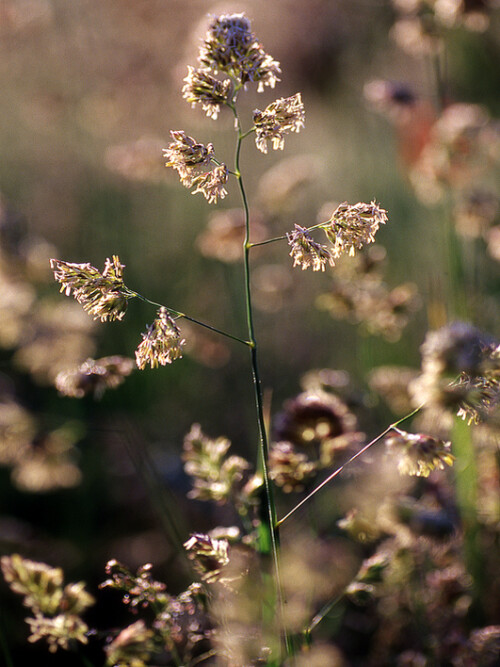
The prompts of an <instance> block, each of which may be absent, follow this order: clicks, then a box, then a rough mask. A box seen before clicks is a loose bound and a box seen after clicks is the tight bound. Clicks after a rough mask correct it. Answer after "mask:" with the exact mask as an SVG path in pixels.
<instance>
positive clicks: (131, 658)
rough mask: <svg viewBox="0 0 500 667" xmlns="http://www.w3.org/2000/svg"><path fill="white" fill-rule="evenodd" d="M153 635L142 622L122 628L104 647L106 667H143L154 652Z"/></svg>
mask: <svg viewBox="0 0 500 667" xmlns="http://www.w3.org/2000/svg"><path fill="white" fill-rule="evenodd" d="M153 638H154V633H153V631H152V630H149V629H148V628H147V627H146V624H145V623H144V621H142V620H140V621H136V622H135V623H132V625H129V626H127V627H126V628H124V629H123V630H122V631H121V632H120V633H119V634H118V636H117V637H116V638H115V639H114V640H113V641H112V642H111V643H110V644H108V645H107V646H106V647H105V649H104V650H105V651H106V656H107V664H108V665H122V666H125V665H130V667H145V666H146V663H148V662H149V659H150V658H151V654H152V653H154V651H155V644H154V639H153Z"/></svg>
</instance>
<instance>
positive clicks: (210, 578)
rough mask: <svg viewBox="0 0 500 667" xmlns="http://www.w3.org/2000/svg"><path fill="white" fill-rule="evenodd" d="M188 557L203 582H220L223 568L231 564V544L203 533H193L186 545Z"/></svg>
mask: <svg viewBox="0 0 500 667" xmlns="http://www.w3.org/2000/svg"><path fill="white" fill-rule="evenodd" d="M184 549H186V551H187V554H188V557H189V558H190V559H191V560H192V561H193V562H194V566H195V568H196V570H197V571H198V572H199V574H200V576H201V578H202V580H203V581H206V582H207V583H208V584H211V583H213V582H215V581H219V579H220V578H221V574H222V570H223V568H224V567H225V566H226V565H227V564H228V563H229V542H228V541H227V540H226V539H215V538H212V537H210V536H209V535H204V534H202V533H193V534H192V535H191V537H190V538H189V540H187V542H185V543H184Z"/></svg>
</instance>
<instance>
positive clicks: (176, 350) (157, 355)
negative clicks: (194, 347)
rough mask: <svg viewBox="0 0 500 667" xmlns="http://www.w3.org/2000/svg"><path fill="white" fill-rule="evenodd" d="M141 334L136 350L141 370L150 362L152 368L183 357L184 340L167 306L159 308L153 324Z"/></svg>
mask: <svg viewBox="0 0 500 667" xmlns="http://www.w3.org/2000/svg"><path fill="white" fill-rule="evenodd" d="M141 335H142V341H141V342H140V343H139V347H138V348H137V350H136V352H135V360H136V363H137V368H139V369H140V370H141V371H142V370H144V369H145V368H146V366H147V365H148V364H150V366H151V368H158V366H166V365H167V364H171V363H172V362H173V361H175V360H176V359H180V358H181V357H182V346H183V345H184V340H183V339H182V338H181V332H180V330H179V327H178V326H177V324H176V322H175V320H174V318H173V317H172V316H171V315H170V314H169V312H168V310H167V309H166V308H165V307H163V306H162V307H161V308H160V309H159V310H158V314H157V317H156V319H155V320H154V322H153V324H151V325H149V326H148V328H147V330H146V333H143V334H141Z"/></svg>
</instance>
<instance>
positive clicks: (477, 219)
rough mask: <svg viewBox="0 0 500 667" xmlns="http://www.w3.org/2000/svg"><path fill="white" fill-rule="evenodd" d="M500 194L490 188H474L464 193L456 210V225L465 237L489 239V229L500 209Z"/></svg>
mask: <svg viewBox="0 0 500 667" xmlns="http://www.w3.org/2000/svg"><path fill="white" fill-rule="evenodd" d="M499 204H500V203H499V201H498V196H497V195H496V194H495V193H494V192H491V191H489V190H484V189H474V190H472V191H470V192H466V193H464V195H463V197H461V198H460V200H459V201H458V202H457V204H456V206H455V210H454V212H453V213H454V218H455V227H456V230H457V232H458V233H459V234H460V235H461V236H464V237H466V238H467V237H468V238H478V237H480V236H484V237H486V238H487V239H488V230H489V228H490V227H491V225H492V224H493V223H494V222H495V219H496V217H497V215H498V211H499V208H500V206H499Z"/></svg>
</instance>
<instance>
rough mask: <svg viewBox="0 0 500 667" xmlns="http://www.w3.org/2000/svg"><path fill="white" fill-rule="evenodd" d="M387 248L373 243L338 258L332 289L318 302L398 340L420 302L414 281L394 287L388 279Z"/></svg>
mask: <svg viewBox="0 0 500 667" xmlns="http://www.w3.org/2000/svg"><path fill="white" fill-rule="evenodd" d="M384 258H385V249H384V248H383V247H382V246H371V247H369V248H367V249H366V251H365V252H360V253H357V254H356V256H355V257H354V258H350V257H347V258H346V257H343V258H340V259H339V260H338V261H337V262H336V269H335V272H333V275H332V282H331V287H330V290H329V291H328V292H326V293H324V294H320V295H319V296H318V297H317V298H316V306H317V307H318V308H319V309H320V310H326V311H328V312H329V313H330V315H331V316H332V317H333V318H334V319H345V320H347V321H348V322H351V323H352V324H359V325H360V327H361V328H362V329H363V330H364V331H365V332H366V333H369V334H370V335H377V336H383V337H384V338H385V339H386V340H388V341H391V342H393V341H397V340H399V338H400V337H401V333H402V331H403V329H404V328H405V326H406V325H407V324H408V322H409V320H410V317H411V316H412V314H413V313H414V312H415V311H416V310H418V308H419V306H420V297H419V294H418V290H417V286H416V285H415V284H414V283H403V284H401V285H397V286H396V287H393V288H392V289H391V288H390V287H389V285H387V283H386V282H385V281H384V274H383V271H384V267H383V262H384Z"/></svg>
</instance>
